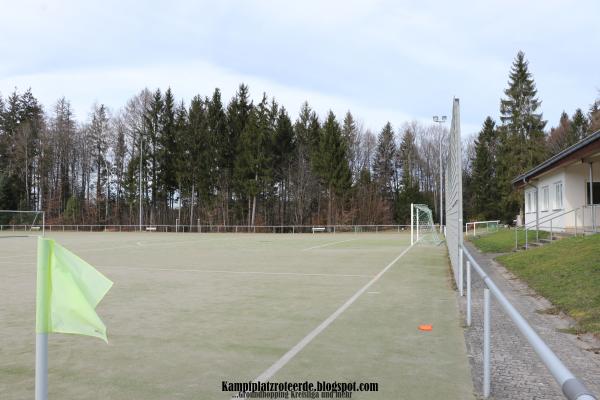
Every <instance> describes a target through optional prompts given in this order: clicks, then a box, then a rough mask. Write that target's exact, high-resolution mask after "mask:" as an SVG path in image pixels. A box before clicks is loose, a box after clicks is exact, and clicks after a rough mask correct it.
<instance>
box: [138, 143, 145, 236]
mask: <svg viewBox="0 0 600 400" xmlns="http://www.w3.org/2000/svg"><path fill="white" fill-rule="evenodd" d="M143 143H144V142H143V136H142V133H141V132H140V173H139V175H140V176H139V184H138V186H139V192H140V232H141V231H142V158H143V152H142V146H143Z"/></svg>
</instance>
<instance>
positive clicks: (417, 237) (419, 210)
mask: <svg viewBox="0 0 600 400" xmlns="http://www.w3.org/2000/svg"><path fill="white" fill-rule="evenodd" d="M419 242H420V243H433V244H440V243H441V240H440V236H439V235H438V231H437V229H435V225H434V223H433V213H432V212H431V209H430V208H429V207H428V206H427V205H425V204H414V203H411V204H410V244H411V246H412V245H414V244H415V243H419Z"/></svg>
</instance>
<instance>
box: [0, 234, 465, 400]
mask: <svg viewBox="0 0 600 400" xmlns="http://www.w3.org/2000/svg"><path fill="white" fill-rule="evenodd" d="M47 237H51V238H53V239H56V240H57V241H58V242H59V243H60V244H62V245H63V246H65V247H66V248H68V249H69V250H71V251H73V252H74V253H76V254H78V255H79V256H80V257H82V258H83V259H84V260H86V261H88V262H89V263H90V264H92V265H93V266H95V267H96V268H97V269H98V270H99V271H101V272H102V273H104V274H105V275H106V276H107V277H108V278H110V279H111V280H112V281H114V283H115V284H114V286H113V288H112V289H111V290H110V291H109V293H108V294H107V296H106V297H105V298H104V300H103V301H102V302H101V303H100V305H99V306H98V309H97V311H98V314H99V315H100V317H101V318H102V320H103V321H104V323H105V324H106V326H107V328H108V340H109V343H108V345H107V344H105V343H104V342H103V341H101V340H98V339H95V338H91V337H85V336H78V335H64V334H53V335H50V338H49V398H50V399H84V398H95V399H128V400H129V399H147V400H153V399H229V398H231V394H232V393H228V392H223V391H222V382H223V381H230V382H236V381H249V380H253V379H255V378H257V377H259V376H261V374H263V373H264V372H265V371H268V370H269V368H270V367H272V366H273V365H274V364H276V363H277V361H278V360H280V358H281V357H282V356H284V355H285V354H286V353H287V352H288V351H289V350H290V349H292V348H294V346H296V345H297V344H298V343H299V342H301V341H302V339H304V338H305V337H306V336H307V335H308V334H309V333H311V332H313V330H315V328H317V327H318V326H319V325H320V324H322V323H323V322H324V321H326V320H327V319H328V318H329V317H331V316H332V314H334V313H335V312H336V310H338V309H339V308H340V307H341V306H342V305H343V304H344V303H346V302H347V301H348V300H349V299H351V298H353V296H354V297H355V301H354V302H352V303H351V304H350V305H348V306H347V308H345V309H344V310H343V312H342V313H340V314H339V315H337V317H336V318H334V319H333V320H330V324H327V325H326V327H324V328H323V329H322V330H320V331H319V332H318V334H317V335H315V336H314V337H313V338H312V340H309V341H308V342H307V343H305V345H304V346H301V348H300V349H299V351H297V352H296V353H294V354H293V356H292V357H290V358H289V359H288V360H286V362H284V363H283V365H279V367H277V368H276V371H275V372H274V373H273V374H272V377H271V378H270V380H271V381H276V382H285V381H293V382H302V381H305V380H308V381H312V382H317V381H338V382H354V381H356V382H359V383H360V382H376V383H378V389H379V390H378V392H355V393H353V395H352V398H353V399H413V398H424V399H434V398H435V399H437V398H444V399H470V398H473V387H472V383H471V378H470V371H469V364H468V359H467V354H466V349H465V343H464V338H463V333H462V328H461V321H460V318H459V313H458V306H457V301H456V295H455V293H454V291H453V290H452V285H451V280H450V271H449V267H448V260H447V255H446V251H445V246H444V245H441V246H426V245H417V246H414V247H413V248H411V249H409V250H408V251H407V252H406V253H405V254H404V255H403V256H402V257H401V258H400V259H398V261H397V262H395V263H394V264H393V265H392V266H391V267H390V268H389V269H388V270H387V271H386V272H385V273H384V274H383V275H381V277H380V278H379V279H378V280H376V281H375V282H374V283H373V284H372V285H371V286H369V287H368V288H367V289H366V290H364V292H362V293H361V294H360V295H359V296H355V295H356V294H357V292H358V291H359V290H360V289H361V288H364V287H365V285H366V284H367V283H368V282H370V281H371V280H372V279H373V277H374V276H376V275H377V274H378V273H380V272H381V271H382V270H383V269H384V268H385V267H386V266H388V265H389V264H390V263H391V262H392V261H393V260H394V259H395V258H397V257H398V256H399V255H400V254H401V253H402V252H403V251H404V250H406V249H407V248H408V247H409V244H410V237H409V235H407V234H404V233H359V234H315V235H312V234H296V235H292V234H181V233H179V234H176V233H149V232H148V233H146V232H144V233H50V234H47ZM35 252H36V238H35V237H13V238H10V237H5V238H0V296H1V299H0V398H1V399H5V400H9V399H26V398H29V399H32V398H33V393H34V362H35V332H34V327H35V298H34V296H35ZM424 323H426V324H431V325H433V330H432V331H431V332H423V331H419V330H418V326H419V325H420V324H424ZM313 333H314V332H313ZM280 364H281V363H280ZM271 371H272V369H271Z"/></svg>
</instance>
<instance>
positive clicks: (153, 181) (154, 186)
mask: <svg viewBox="0 0 600 400" xmlns="http://www.w3.org/2000/svg"><path fill="white" fill-rule="evenodd" d="M163 107H164V103H163V97H162V93H161V91H160V89H156V91H155V92H154V94H153V95H152V97H151V99H150V102H149V105H148V108H147V110H146V113H145V115H144V123H145V128H146V129H145V130H146V137H147V139H148V143H147V144H145V145H144V150H145V154H144V156H145V157H146V158H147V159H148V160H149V162H150V196H151V197H150V199H151V204H150V222H151V223H155V214H154V211H155V209H156V204H157V199H158V195H159V176H158V173H159V168H160V164H159V163H160V155H161V153H162V151H161V141H160V136H161V131H162V126H161V123H162V121H161V114H162V112H163Z"/></svg>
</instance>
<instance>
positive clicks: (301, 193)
mask: <svg viewBox="0 0 600 400" xmlns="http://www.w3.org/2000/svg"><path fill="white" fill-rule="evenodd" d="M320 130H321V127H320V125H319V120H318V118H317V116H316V114H315V112H314V111H313V110H311V108H310V106H309V105H308V103H306V102H305V103H303V104H302V107H301V108H300V114H299V116H298V119H297V120H296V122H295V124H294V137H295V142H296V154H295V157H294V159H295V161H296V163H295V167H294V168H293V171H292V182H291V190H292V191H293V196H292V197H293V199H294V210H295V212H294V223H296V224H300V225H302V224H305V223H306V218H307V217H308V214H309V213H310V209H311V205H312V203H313V199H314V196H315V194H317V193H318V189H317V187H318V180H317V179H316V177H315V174H314V172H315V170H316V169H315V168H314V166H313V164H314V160H315V159H316V158H315V157H316V154H317V149H318V140H319V132H320ZM313 156H315V157H313Z"/></svg>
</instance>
